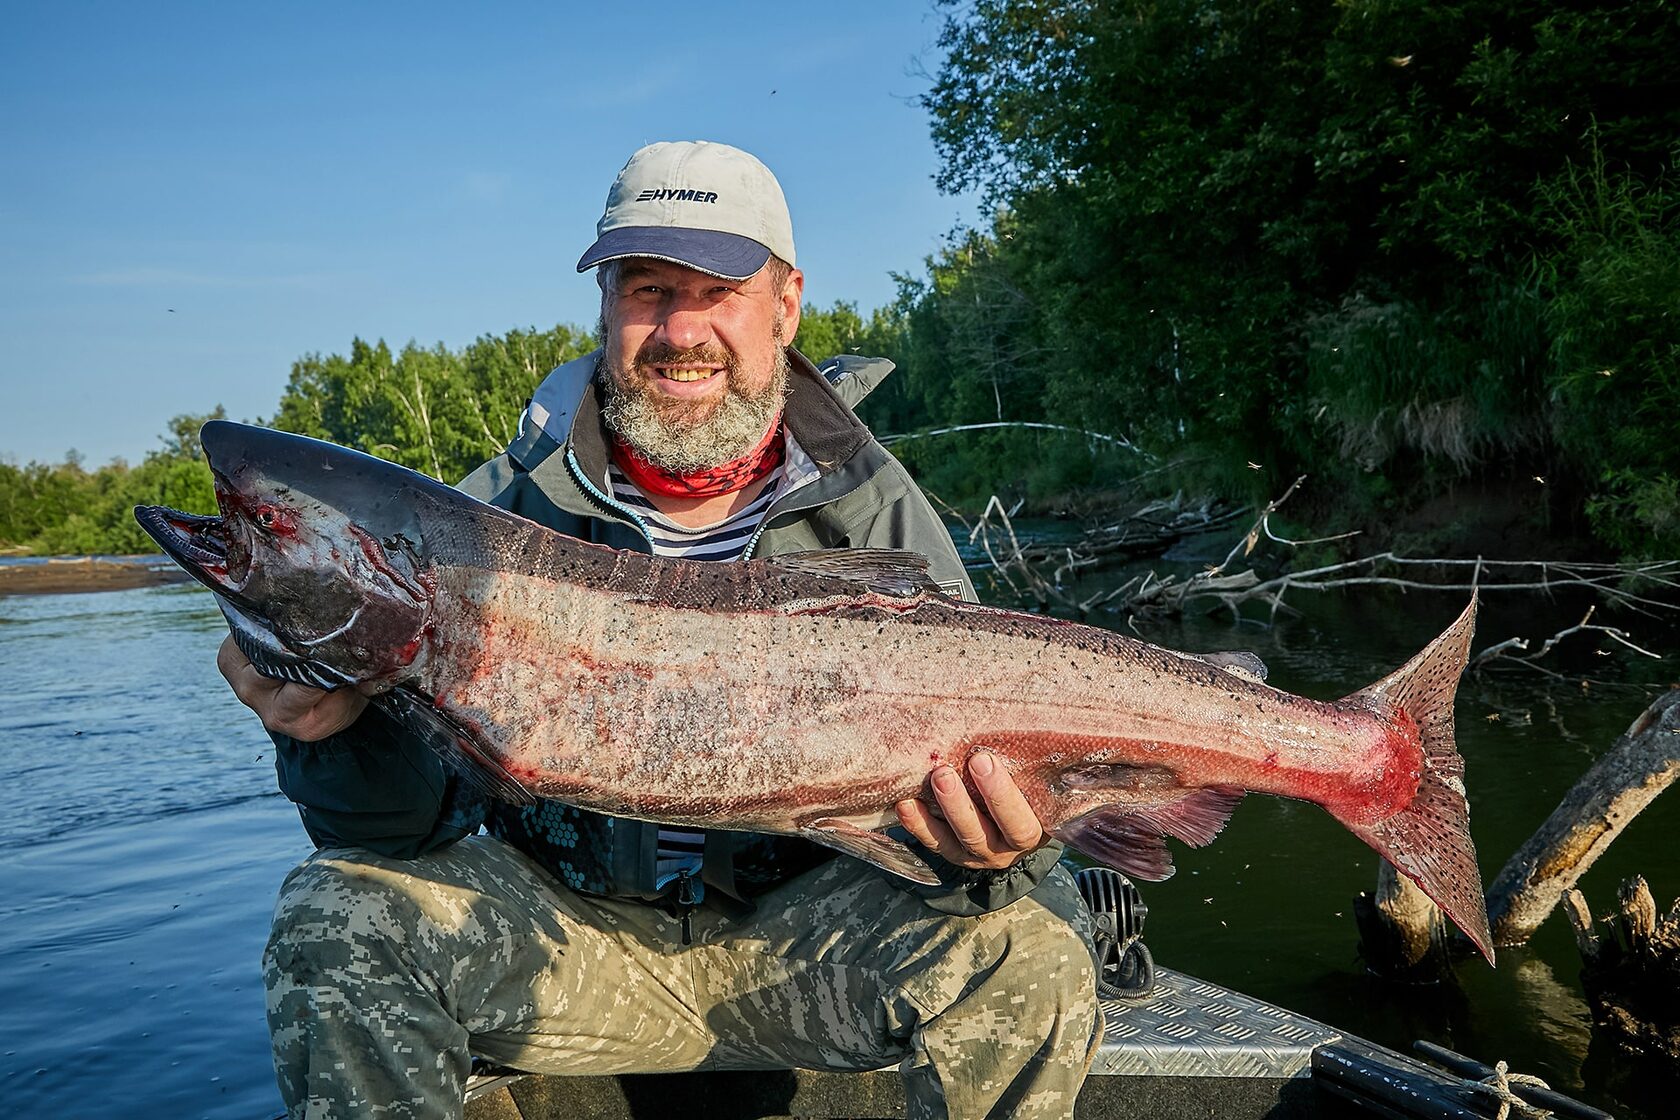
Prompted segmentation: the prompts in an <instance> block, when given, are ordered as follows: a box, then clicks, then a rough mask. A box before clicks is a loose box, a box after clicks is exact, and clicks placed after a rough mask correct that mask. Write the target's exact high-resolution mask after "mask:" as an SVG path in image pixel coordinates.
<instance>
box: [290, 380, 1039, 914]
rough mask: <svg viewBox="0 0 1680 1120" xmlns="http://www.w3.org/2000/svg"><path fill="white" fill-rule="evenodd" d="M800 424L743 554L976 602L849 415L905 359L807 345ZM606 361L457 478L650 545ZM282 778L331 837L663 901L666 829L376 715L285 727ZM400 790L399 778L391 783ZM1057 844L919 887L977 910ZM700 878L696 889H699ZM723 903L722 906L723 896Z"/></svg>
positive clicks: (734, 849) (538, 515)
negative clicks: (798, 464) (631, 505)
mask: <svg viewBox="0 0 1680 1120" xmlns="http://www.w3.org/2000/svg"><path fill="white" fill-rule="evenodd" d="M789 358H790V361H791V363H792V366H793V376H792V379H791V391H790V393H789V396H788V401H787V411H786V414H785V416H786V423H787V426H788V429H789V431H791V432H792V433H793V435H794V437H795V438H796V439H797V440H798V441H799V445H800V446H801V447H802V448H804V450H805V452H806V454H808V455H809V456H810V457H811V459H812V461H813V462H815V463H816V464H817V467H818V469H819V471H820V476H819V477H818V478H817V479H816V480H815V481H813V482H810V483H808V484H806V485H805V486H802V487H800V488H799V489H797V490H795V491H793V492H791V493H789V494H787V495H784V496H783V497H782V498H781V499H780V500H778V501H777V502H775V503H774V504H772V506H771V507H770V509H769V510H768V511H767V512H766V514H765V516H764V519H763V521H762V522H761V524H760V527H759V529H758V531H757V532H756V533H755V534H754V536H753V537H752V538H751V540H750V541H749V542H748V544H747V546H746V553H745V556H753V557H769V556H776V555H779V554H784V553H789V552H799V551H804V550H808V549H821V548H902V549H909V550H912V551H915V552H918V553H921V554H922V555H924V556H926V557H927V558H928V562H929V571H930V573H931V575H932V576H933V578H934V579H935V580H936V581H937V582H938V583H939V584H940V585H941V586H942V587H943V588H945V590H946V591H947V592H948V593H949V594H952V595H958V596H961V597H964V598H969V599H972V598H973V595H974V593H973V587H972V585H971V584H970V583H969V580H968V576H967V573H966V572H965V571H964V568H963V564H962V561H961V559H960V558H959V557H958V556H957V552H956V549H955V547H954V546H953V545H952V543H951V537H950V534H949V532H947V530H946V528H945V525H944V523H943V522H942V521H941V520H940V519H939V517H938V516H937V515H936V514H935V513H934V511H933V509H932V507H931V506H930V505H929V504H928V502H927V499H926V498H925V497H924V496H923V495H922V493H921V491H920V490H918V489H917V488H916V485H915V483H914V482H912V481H911V479H910V477H909V475H908V474H907V473H906V472H905V470H904V468H903V467H902V466H901V465H900V464H899V463H898V461H897V460H896V459H894V458H893V457H892V456H891V455H890V454H888V453H887V451H886V450H885V449H884V448H883V447H882V446H881V445H880V444H879V443H877V442H876V441H875V439H874V437H873V436H872V435H871V434H870V432H869V430H868V428H866V427H865V426H864V425H863V423H862V422H861V421H860V420H858V418H857V417H856V416H855V415H854V414H853V413H852V410H851V408H850V407H849V406H850V405H851V404H853V403H856V401H858V400H860V399H862V397H863V396H864V395H865V394H866V393H867V392H868V391H869V390H870V389H871V388H873V387H874V385H875V384H876V383H878V382H879V381H880V379H881V378H882V377H884V376H885V375H886V373H887V372H889V371H890V370H891V368H892V365H891V363H890V362H885V361H883V360H879V359H860V358H854V357H847V358H843V359H839V360H836V361H834V362H830V363H827V364H825V366H824V369H823V370H822V371H818V370H817V369H816V368H815V367H814V366H812V365H811V363H810V362H809V361H807V360H806V359H805V358H804V356H803V355H801V354H799V353H798V352H797V351H792V350H790V351H789ZM595 362H596V356H595V355H594V354H591V355H587V356H585V357H583V358H579V359H577V360H575V361H572V362H568V363H567V364H565V365H563V366H561V367H559V368H558V369H556V370H555V371H553V372H552V373H550V374H549V375H548V377H547V378H545V379H544V381H543V383H542V384H541V385H540V386H539V387H538V389H537V391H536V392H535V393H534V394H533V396H532V399H531V402H530V404H529V405H528V406H527V408H526V410H525V413H524V414H523V415H522V416H521V418H520V432H519V435H518V436H517V437H516V438H515V439H514V441H513V443H512V444H511V445H510V446H509V447H508V449H507V451H505V452H504V453H503V454H501V455H499V456H497V457H496V458H495V459H492V460H491V461H490V462H488V463H485V464H484V465H483V466H481V467H480V468H479V469H478V470H476V471H474V472H473V473H472V474H471V475H469V476H468V477H467V478H466V479H465V480H464V481H462V483H461V484H460V488H461V489H462V490H463V491H465V492H466V493H468V494H471V495H473V496H474V497H477V498H480V499H482V500H484V501H486V502H489V503H491V504H493V505H496V506H500V507H502V508H503V509H507V510H510V511H512V512H514V513H517V514H520V515H522V516H524V517H528V518H530V519H531V520H533V521H536V522H538V523H540V524H543V525H546V526H548V527H549V528H552V529H556V530H558V531H560V532H562V533H566V534H569V535H571V536H575V537H578V538H580V539H583V540H589V541H593V542H596V543H598V544H605V545H609V546H611V547H613V548H621V549H634V550H637V551H641V552H650V551H652V544H651V542H650V540H649V537H648V532H647V528H646V526H645V525H644V524H643V523H642V521H641V519H640V518H639V517H638V516H637V515H636V513H635V512H633V511H632V510H630V509H628V508H626V507H624V506H622V505H620V504H619V503H617V502H615V501H614V500H613V499H612V496H611V494H612V490H611V487H610V486H609V485H608V483H607V462H608V447H607V441H606V438H605V433H604V430H603V428H602V426H601V422H600V399H599V397H598V395H597V390H596V384H595V380H594V370H595ZM275 739H276V744H277V752H276V765H277V767H278V769H279V773H280V784H281V788H282V790H284V792H285V793H286V794H287V796H289V797H291V799H292V800H293V801H296V802H298V804H299V808H300V811H301V813H302V816H303V820H304V824H305V826H306V827H307V828H308V829H309V831H310V835H311V836H312V838H313V839H314V840H315V841H316V843H317V844H321V845H327V844H344V843H348V844H355V845H360V846H365V847H369V848H372V849H374V850H376V851H380V852H383V853H385V854H389V855H396V856H412V855H417V854H420V853H421V852H424V851H428V850H430V849H432V848H435V847H438V846H441V845H443V844H446V843H450V842H453V841H454V840H455V839H458V838H460V837H461V836H462V835H466V834H468V833H470V832H472V831H474V830H476V828H477V827H478V826H479V824H480V823H483V825H484V826H485V827H486V828H487V829H488V830H489V831H490V832H492V833H493V834H495V835H498V836H500V837H502V838H503V839H506V840H507V841H509V842H510V843H512V844H514V845H515V846H517V847H519V848H521V849H522V850H524V851H526V852H527V853H528V854H530V855H531V856H532V857H533V858H534V859H536V860H537V861H538V862H539V863H541V864H543V865H544V866H546V867H547V868H548V869H549V870H550V871H551V872H553V873H554V874H555V875H556V876H557V877H558V878H560V879H561V880H563V881H564V882H566V883H567V884H568V885H570V886H572V887H574V888H576V889H580V890H587V891H592V892H595V893H602V894H619V895H636V896H642V897H647V898H653V897H656V896H657V895H658V894H659V891H658V890H657V889H656V886H655V881H654V869H655V857H656V851H657V843H658V829H657V826H656V825H652V824H648V823H646V822H641V821H633V820H626V819H622V818H614V817H606V816H602V815H601V814H597V813H592V812H589V811H587V810H582V809H576V808H573V807H571V806H565V805H560V804H558V803H556V802H542V803H540V804H539V805H537V806H534V807H530V808H523V809H522V808H517V807H514V806H511V805H504V804H501V803H493V804H486V803H484V802H482V801H479V800H477V799H476V798H474V797H473V796H472V795H470V794H468V793H467V792H466V791H465V790H463V789H462V788H461V786H460V783H459V782H458V781H457V780H456V779H455V778H454V777H453V776H452V775H450V774H449V773H447V772H446V771H445V770H444V768H443V767H442V766H441V764H440V763H438V762H437V761H436V760H435V759H434V758H432V757H431V756H430V754H429V752H428V751H427V750H426V749H425V748H423V747H419V746H418V745H414V744H411V743H408V742H407V741H406V737H405V736H404V735H403V734H402V733H401V729H400V728H395V727H391V726H387V725H384V724H382V722H381V717H379V716H378V715H377V714H374V715H372V716H370V717H364V718H363V719H362V720H361V721H358V723H357V724H356V725H355V726H354V727H352V728H350V729H348V730H347V731H346V732H344V733H342V734H341V735H338V736H334V737H333V738H331V739H327V740H323V741H321V742H320V743H307V744H306V743H296V742H294V741H293V740H290V739H287V738H285V737H283V736H276V737H275ZM393 787H396V788H393ZM1058 851H1059V848H1058V846H1056V845H1049V846H1047V847H1046V848H1045V849H1042V850H1040V851H1039V852H1036V853H1034V854H1033V855H1031V856H1029V857H1028V858H1026V859H1024V860H1022V861H1021V862H1020V863H1019V864H1017V865H1016V866H1015V867H1014V868H1011V869H1009V870H1008V871H1007V872H997V873H989V872H979V873H977V872H972V871H968V870H965V869H963V868H958V867H954V866H951V865H948V864H943V861H940V860H938V859H937V857H930V862H932V863H933V864H934V865H935V867H936V868H937V869H938V870H939V871H940V872H941V874H942V876H943V877H944V880H945V882H944V885H943V886H941V887H916V886H914V885H912V884H909V883H906V884H905V887H906V889H915V890H918V891H921V892H922V893H923V894H924V895H925V896H926V897H927V898H928V900H929V902H930V904H931V905H933V906H935V907H936V908H938V909H940V910H944V911H946V912H950V913H979V912H983V911H987V910H992V909H996V908H998V907H1000V906H1004V905H1007V904H1008V903H1009V902H1012V901H1014V900H1015V899H1016V898H1018V897H1020V896H1021V895H1023V894H1025V893H1027V892H1028V891H1030V890H1031V889H1032V887H1033V886H1035V885H1036V884H1037V882H1038V881H1039V880H1040V879H1041V878H1042V877H1043V876H1044V875H1045V874H1046V873H1048V871H1049V869H1050V868H1051V867H1052V866H1053V865H1054V863H1055V860H1056V856H1057V853H1058ZM832 856H833V853H832V852H831V851H829V850H828V849H826V848H820V847H817V846H815V845H811V844H809V843H808V842H806V841H803V840H800V839H797V838H791V837H780V836H775V837H772V836H760V835H756V834H748V833H737V832H713V833H708V834H707V839H706V850H705V855H704V859H703V866H702V872H701V878H702V880H703V882H704V883H705V884H706V885H707V886H709V887H711V888H713V889H712V890H711V891H709V892H707V893H708V894H709V895H710V896H712V897H713V898H714V899H716V898H717V896H719V895H721V896H723V897H724V898H728V899H735V900H737V901H739V900H744V899H748V898H751V897H752V896H753V895H755V894H757V893H760V892H761V891H762V890H764V889H768V888H769V887H770V886H773V885H774V884H775V883H777V882H780V881H782V880H784V879H786V878H788V877H789V876H791V875H794V874H798V873H799V872H801V871H803V870H806V869H807V868H809V867H812V866H815V864H816V863H818V862H821V861H823V860H826V859H829V858H832ZM684 888H685V889H687V884H684ZM719 901H721V900H719Z"/></svg>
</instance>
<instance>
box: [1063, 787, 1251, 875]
mask: <svg viewBox="0 0 1680 1120" xmlns="http://www.w3.org/2000/svg"><path fill="white" fill-rule="evenodd" d="M1243 793H1244V791H1243V790H1242V789H1240V788H1238V787H1237V786H1206V787H1204V788H1200V789H1193V790H1188V791H1186V792H1185V793H1184V794H1183V795H1182V796H1179V797H1175V798H1172V799H1171V800H1169V801H1165V802H1162V803H1159V804H1155V805H1136V804H1131V805H1104V806H1102V807H1101V808H1098V809H1093V810H1092V811H1091V812H1089V813H1086V814H1085V815H1084V816H1082V817H1075V818H1074V819H1073V820H1071V821H1068V822H1067V823H1066V824H1064V825H1062V826H1061V827H1059V828H1057V829H1056V830H1055V835H1056V838H1057V839H1058V840H1061V841H1063V842H1064V843H1066V844H1068V845H1070V846H1072V847H1075V848H1078V849H1079V850H1080V851H1082V852H1084V853H1085V854H1086V855H1088V856H1090V857H1092V858H1093V859H1097V860H1101V861H1102V862H1103V863H1106V864H1108V865H1109V866H1110V867H1113V868H1114V869H1116V870H1117V871H1124V872H1125V873H1126V874H1128V875H1134V876H1136V877H1137V878H1139V879H1145V880H1148V881H1151V882H1159V881H1160V880H1162V879H1166V878H1168V877H1170V876H1171V875H1172V873H1173V862H1172V854H1171V853H1170V852H1168V851H1167V842H1166V838H1167V837H1168V836H1171V837H1173V838H1174V839H1177V840H1182V841H1183V842H1184V843H1186V844H1189V845H1190V846H1191V847H1193V848H1200V847H1202V846H1203V845H1206V844H1211V843H1212V842H1213V838H1214V837H1215V836H1218V835H1219V832H1220V830H1221V829H1223V828H1224V827H1225V822H1226V821H1228V820H1230V819H1231V814H1232V813H1233V812H1234V811H1235V810H1236V808H1237V804H1238V802H1240V801H1241V800H1242V799H1243Z"/></svg>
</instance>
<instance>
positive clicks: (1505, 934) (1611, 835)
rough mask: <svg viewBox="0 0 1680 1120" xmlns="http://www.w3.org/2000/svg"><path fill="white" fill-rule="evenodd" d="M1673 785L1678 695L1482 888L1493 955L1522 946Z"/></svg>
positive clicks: (1679, 728) (1586, 777) (1642, 719)
mask: <svg viewBox="0 0 1680 1120" xmlns="http://www.w3.org/2000/svg"><path fill="white" fill-rule="evenodd" d="M1676 779H1680V690H1675V691H1670V692H1666V693H1664V694H1663V695H1662V696H1659V697H1658V698H1657V699H1656V701H1655V702H1654V703H1653V704H1651V706H1650V707H1648V708H1646V709H1645V711H1644V712H1643V713H1642V714H1641V715H1640V716H1639V718H1638V719H1636V720H1635V721H1634V722H1633V726H1631V727H1629V728H1628V730H1627V733H1626V734H1625V735H1623V736H1621V737H1620V738H1619V739H1617V740H1616V742H1615V744H1614V745H1613V746H1612V747H1611V748H1610V749H1609V750H1608V751H1606V752H1605V753H1604V754H1603V755H1602V756H1601V757H1600V758H1599V759H1598V761H1596V762H1594V763H1593V764H1592V766H1591V767H1589V768H1588V770H1587V772H1586V773H1585V774H1583V775H1581V777H1580V780H1578V781H1577V782H1576V783H1575V785H1574V786H1573V787H1572V788H1571V789H1570V790H1569V792H1568V793H1566V794H1564V796H1563V800H1562V801H1561V802H1559V803H1558V807H1557V808H1556V809H1554V810H1552V814H1551V816H1549V817H1547V818H1546V820H1545V822H1544V823H1542V824H1541V825H1540V827H1539V828H1537V829H1536V830H1535V831H1534V834H1533V835H1532V836H1530V837H1529V838H1528V840H1527V841H1526V842H1525V843H1524V844H1523V846H1522V847H1521V848H1519V849H1517V852H1516V854H1515V855H1513V856H1512V857H1511V858H1510V859H1509V860H1508V861H1507V862H1506V864H1505V866H1504V868H1503V869H1501V871H1500V872H1499V875H1498V877H1497V878H1495V879H1494V881H1493V884H1492V886H1490V887H1489V888H1488V892H1487V898H1488V918H1489V921H1490V924H1491V926H1492V929H1493V941H1494V944H1495V945H1498V946H1500V947H1501V948H1503V947H1505V946H1508V945H1521V944H1523V943H1525V942H1526V941H1527V940H1528V939H1529V937H1530V936H1532V935H1533V933H1534V931H1535V930H1536V929H1538V928H1539V927H1540V923H1541V922H1543V921H1545V919H1546V916H1547V915H1549V914H1550V913H1551V912H1552V910H1553V908H1554V907H1556V906H1557V904H1558V902H1559V900H1560V899H1562V898H1563V896H1564V893H1565V892H1566V891H1568V890H1570V889H1571V888H1573V887H1574V886H1575V884H1576V882H1578V881H1579V880H1580V878H1581V876H1582V875H1583V874H1585V873H1586V870H1587V868H1589V867H1591V866H1592V865H1593V861H1594V860H1596V859H1598V857H1599V856H1600V855H1602V854H1603V853H1604V850H1605V849H1606V848H1608V847H1609V846H1610V842H1611V841H1613V840H1614V839H1615V838H1616V837H1617V836H1619V835H1620V834H1621V832H1622V830H1623V829H1625V828H1626V827H1627V826H1628V824H1629V822H1631V821H1632V820H1633V818H1634V817H1635V816H1637V815H1638V814H1639V811H1640V810H1642V809H1644V808H1645V806H1647V805H1649V804H1650V803H1651V802H1652V801H1654V800H1656V798H1657V795H1658V794H1660V793H1662V791H1663V790H1665V789H1667V788H1668V787H1669V786H1670V785H1672V784H1673V783H1674V782H1675V780H1676Z"/></svg>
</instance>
